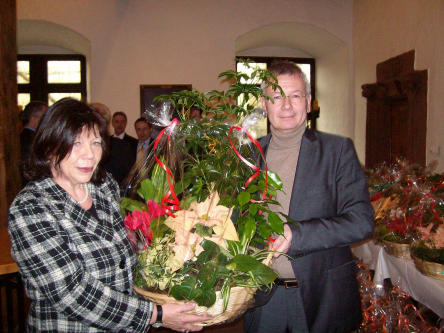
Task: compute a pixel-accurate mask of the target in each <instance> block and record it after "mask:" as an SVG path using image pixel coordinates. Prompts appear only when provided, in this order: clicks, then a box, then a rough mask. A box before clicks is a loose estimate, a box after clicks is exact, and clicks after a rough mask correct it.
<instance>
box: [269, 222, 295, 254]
mask: <svg viewBox="0 0 444 333" xmlns="http://www.w3.org/2000/svg"><path fill="white" fill-rule="evenodd" d="M292 238H293V234H292V232H291V229H290V227H289V226H288V225H287V224H284V236H282V235H279V236H278V237H277V238H276V240H275V241H274V242H272V243H271V244H270V246H269V247H268V249H269V250H271V251H277V252H276V253H274V254H273V257H275V258H277V257H279V256H280V255H281V254H280V253H279V252H282V253H287V251H288V249H289V248H290V245H291V240H292Z"/></svg>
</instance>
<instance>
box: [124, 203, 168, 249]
mask: <svg viewBox="0 0 444 333" xmlns="http://www.w3.org/2000/svg"><path fill="white" fill-rule="evenodd" d="M146 204H147V207H148V211H140V210H135V211H133V212H132V213H131V214H128V215H127V216H126V217H125V227H127V228H128V229H129V230H132V231H136V232H140V233H142V235H143V237H144V238H145V243H146V244H147V245H150V244H151V242H152V241H153V231H152V230H151V229H150V225H151V221H152V220H153V219H155V218H158V217H160V216H162V215H165V210H164V209H163V208H162V207H160V206H159V205H158V204H157V203H156V202H155V201H153V200H149V201H147V203H146Z"/></svg>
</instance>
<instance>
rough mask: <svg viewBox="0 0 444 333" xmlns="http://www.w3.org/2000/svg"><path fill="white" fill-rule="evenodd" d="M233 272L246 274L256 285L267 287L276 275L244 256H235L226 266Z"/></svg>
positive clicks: (268, 268)
mask: <svg viewBox="0 0 444 333" xmlns="http://www.w3.org/2000/svg"><path fill="white" fill-rule="evenodd" d="M227 267H228V268H229V269H232V270H233V271H236V270H237V271H241V272H244V273H248V274H249V275H250V276H251V277H252V278H253V279H254V280H255V282H257V283H258V284H261V285H269V284H271V283H273V281H274V280H275V279H276V278H277V274H276V273H275V272H274V271H273V270H272V269H271V268H270V267H268V266H266V265H264V264H263V263H261V262H259V261H258V260H257V259H255V258H253V257H252V256H249V255H246V254H238V255H236V256H235V257H234V258H233V259H232V260H231V261H230V263H229V264H228V265H227Z"/></svg>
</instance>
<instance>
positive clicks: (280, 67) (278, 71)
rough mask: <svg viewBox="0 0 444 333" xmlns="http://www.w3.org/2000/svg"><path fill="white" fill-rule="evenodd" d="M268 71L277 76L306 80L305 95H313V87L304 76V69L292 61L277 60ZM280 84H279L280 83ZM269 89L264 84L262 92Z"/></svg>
mask: <svg viewBox="0 0 444 333" xmlns="http://www.w3.org/2000/svg"><path fill="white" fill-rule="evenodd" d="M267 70H268V71H270V72H272V73H273V74H274V75H275V76H278V75H285V74H287V75H298V76H299V77H301V78H302V80H304V83H305V93H306V94H307V95H308V94H310V93H311V86H310V83H309V82H308V79H307V76H306V75H305V74H304V72H303V71H302V69H301V68H300V67H299V66H298V65H297V64H295V63H294V62H292V61H289V60H275V61H273V62H272V63H271V64H270V66H268V68H267ZM278 84H279V82H278ZM266 87H267V85H266V83H265V82H263V83H262V86H261V88H262V91H265V88H266Z"/></svg>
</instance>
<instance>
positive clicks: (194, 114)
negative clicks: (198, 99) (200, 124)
mask: <svg viewBox="0 0 444 333" xmlns="http://www.w3.org/2000/svg"><path fill="white" fill-rule="evenodd" d="M190 118H191V119H196V120H199V119H202V110H201V109H199V108H197V107H192V108H191V110H190Z"/></svg>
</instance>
